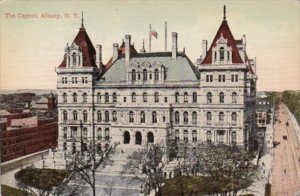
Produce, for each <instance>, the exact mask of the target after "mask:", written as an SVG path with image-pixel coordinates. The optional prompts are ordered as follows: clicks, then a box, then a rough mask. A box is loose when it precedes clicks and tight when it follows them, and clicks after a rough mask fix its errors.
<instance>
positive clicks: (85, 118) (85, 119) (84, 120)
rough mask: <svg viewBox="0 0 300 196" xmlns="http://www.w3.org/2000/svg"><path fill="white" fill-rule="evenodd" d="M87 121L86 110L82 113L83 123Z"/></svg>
mask: <svg viewBox="0 0 300 196" xmlns="http://www.w3.org/2000/svg"><path fill="white" fill-rule="evenodd" d="M87 120H88V112H87V111H86V110H84V111H83V122H87Z"/></svg>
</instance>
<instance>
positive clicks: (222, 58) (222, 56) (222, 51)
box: [220, 47, 224, 61]
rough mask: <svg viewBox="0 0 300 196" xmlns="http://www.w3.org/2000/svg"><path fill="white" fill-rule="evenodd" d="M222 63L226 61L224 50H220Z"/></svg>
mask: <svg viewBox="0 0 300 196" xmlns="http://www.w3.org/2000/svg"><path fill="white" fill-rule="evenodd" d="M220 61H224V48H223V47H221V48H220Z"/></svg>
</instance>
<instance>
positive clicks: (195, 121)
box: [192, 112, 197, 124]
mask: <svg viewBox="0 0 300 196" xmlns="http://www.w3.org/2000/svg"><path fill="white" fill-rule="evenodd" d="M192 123H193V124H197V112H193V113H192Z"/></svg>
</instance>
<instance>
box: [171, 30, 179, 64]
mask: <svg viewBox="0 0 300 196" xmlns="http://www.w3.org/2000/svg"><path fill="white" fill-rule="evenodd" d="M177 48H178V47H177V33H176V32H173V33H172V59H176V57H177Z"/></svg>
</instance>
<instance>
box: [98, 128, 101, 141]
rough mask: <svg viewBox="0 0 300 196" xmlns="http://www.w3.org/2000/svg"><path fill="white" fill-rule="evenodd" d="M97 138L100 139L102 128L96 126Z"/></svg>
mask: <svg viewBox="0 0 300 196" xmlns="http://www.w3.org/2000/svg"><path fill="white" fill-rule="evenodd" d="M97 138H98V139H101V138H102V129H101V128H98V129H97Z"/></svg>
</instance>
